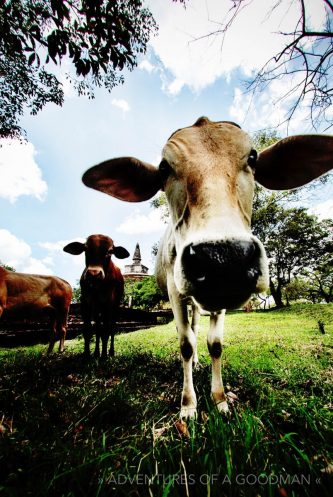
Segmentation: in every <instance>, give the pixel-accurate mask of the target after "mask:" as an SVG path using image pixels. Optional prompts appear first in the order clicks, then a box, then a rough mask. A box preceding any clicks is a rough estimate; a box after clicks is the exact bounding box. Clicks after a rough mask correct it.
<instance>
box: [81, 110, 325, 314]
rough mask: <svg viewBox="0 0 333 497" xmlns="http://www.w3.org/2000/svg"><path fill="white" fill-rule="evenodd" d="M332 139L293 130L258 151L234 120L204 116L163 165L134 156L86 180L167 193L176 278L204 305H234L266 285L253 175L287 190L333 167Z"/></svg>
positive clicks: (176, 136) (168, 149)
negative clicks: (254, 227) (255, 230)
mask: <svg viewBox="0 0 333 497" xmlns="http://www.w3.org/2000/svg"><path fill="white" fill-rule="evenodd" d="M332 152H333V138H332V137H329V136H320V135H309V136H295V137H290V138H286V139H283V140H280V141H279V142H277V143H276V144H274V145H272V146H271V147H269V148H267V149H265V150H264V151H263V152H261V153H260V154H259V156H257V153H256V151H255V150H253V149H252V146H251V140H250V138H249V136H248V135H247V134H246V133H245V132H244V131H242V130H241V129H240V128H239V127H238V126H237V125H235V124H234V123H230V122H223V121H222V122H212V121H210V120H209V119H207V118H200V119H199V120H198V121H197V122H196V123H195V124H194V125H193V126H190V127H187V128H183V129H180V130H178V131H176V132H175V133H173V134H172V135H171V137H170V138H169V140H168V141H167V143H166V145H165V147H164V149H163V152H162V161H161V163H160V165H159V167H158V168H156V167H154V166H152V165H150V164H147V163H144V162H142V161H139V160H137V159H134V158H131V157H123V158H118V159H112V160H109V161H106V162H103V163H101V164H99V165H97V166H95V167H92V168H91V169H89V170H88V171H86V173H85V174H84V175H83V182H84V183H85V184H86V185H87V186H89V187H91V188H95V189H97V190H100V191H102V192H104V193H107V194H109V195H112V196H113V197H116V198H119V199H121V200H126V201H129V202H140V201H143V200H147V199H149V198H151V197H153V195H155V194H156V193H157V192H158V190H159V189H162V190H164V191H165V193H166V196H167V199H168V203H169V209H170V215H171V222H172V231H173V232H172V246H171V251H172V254H171V257H173V266H174V268H173V271H174V281H175V284H176V287H177V289H178V291H179V292H180V293H181V294H183V295H185V296H192V297H194V299H195V300H196V301H197V302H198V303H199V304H200V305H201V306H202V307H203V308H204V309H206V310H210V311H215V310H219V309H221V308H235V307H238V306H240V305H242V304H243V303H244V302H245V301H246V300H247V299H248V298H249V297H250V295H251V293H253V292H259V291H261V290H264V289H265V288H266V286H267V284H268V269H267V260H266V255H265V250H264V248H263V246H262V244H261V242H260V241H259V240H258V239H257V238H256V237H255V236H253V235H252V233H251V226H250V223H251V214H252V200H253V192H254V184H255V180H257V181H258V182H259V183H260V184H262V185H263V186H265V187H267V188H271V189H281V190H283V189H289V188H295V187H298V186H301V185H304V184H305V183H307V182H309V181H311V180H312V179H314V178H316V177H317V176H319V175H321V174H323V173H325V172H326V171H328V170H329V169H330V168H331V167H332Z"/></svg>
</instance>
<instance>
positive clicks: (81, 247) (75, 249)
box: [63, 242, 86, 255]
mask: <svg viewBox="0 0 333 497" xmlns="http://www.w3.org/2000/svg"><path fill="white" fill-rule="evenodd" d="M85 249H86V246H85V244H84V243H81V242H72V243H69V244H68V245H66V246H65V247H64V248H63V250H64V252H68V253H69V254H72V255H79V254H82V252H84V251H85Z"/></svg>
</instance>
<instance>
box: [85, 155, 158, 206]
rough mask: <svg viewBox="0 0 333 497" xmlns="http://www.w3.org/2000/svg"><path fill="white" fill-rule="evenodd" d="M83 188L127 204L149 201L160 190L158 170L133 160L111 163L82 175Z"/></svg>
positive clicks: (120, 159) (122, 159)
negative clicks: (84, 186) (85, 187)
mask: <svg viewBox="0 0 333 497" xmlns="http://www.w3.org/2000/svg"><path fill="white" fill-rule="evenodd" d="M82 181H83V183H84V184H85V185H86V186H89V187H90V188H94V189H95V190H99V191H101V192H104V193H107V194H108V195H111V196H112V197H115V198H118V199H120V200H126V201H127V202H142V201H144V200H148V199H150V198H152V197H153V196H154V195H155V193H157V192H158V190H159V189H160V188H161V187H162V179H161V175H160V173H159V170H158V169H157V168H156V167H154V166H152V165H151V164H147V163H146V162H142V161H140V160H138V159H135V158H134V157H120V158H118V159H111V160H107V161H105V162H102V163H101V164H98V165H97V166H94V167H92V168H90V169H88V171H86V172H85V173H84V175H83V176H82Z"/></svg>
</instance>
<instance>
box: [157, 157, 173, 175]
mask: <svg viewBox="0 0 333 497" xmlns="http://www.w3.org/2000/svg"><path fill="white" fill-rule="evenodd" d="M158 169H159V171H160V173H161V174H162V176H163V178H164V179H167V177H168V176H169V174H170V172H171V170H172V169H171V166H170V164H169V162H168V161H167V160H165V159H163V160H162V161H161V163H160V165H159V166H158Z"/></svg>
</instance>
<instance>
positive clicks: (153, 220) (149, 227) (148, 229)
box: [116, 209, 165, 235]
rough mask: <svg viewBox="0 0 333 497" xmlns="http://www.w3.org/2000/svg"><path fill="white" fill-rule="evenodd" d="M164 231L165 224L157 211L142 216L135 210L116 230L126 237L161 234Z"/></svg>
mask: <svg viewBox="0 0 333 497" xmlns="http://www.w3.org/2000/svg"><path fill="white" fill-rule="evenodd" d="M164 230H165V224H164V223H163V221H162V220H161V215H160V212H159V211H158V210H157V209H156V210H154V211H151V212H149V214H142V213H141V211H140V210H139V209H136V210H135V211H134V212H133V214H132V215H131V216H128V217H127V218H126V219H125V221H124V222H123V223H121V225H120V226H119V227H118V228H117V229H116V231H118V232H119V233H125V234H126V235H139V234H146V235H147V234H150V233H162V232H163V231H164Z"/></svg>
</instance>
